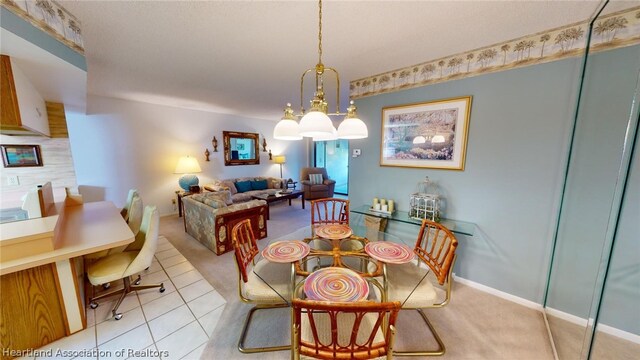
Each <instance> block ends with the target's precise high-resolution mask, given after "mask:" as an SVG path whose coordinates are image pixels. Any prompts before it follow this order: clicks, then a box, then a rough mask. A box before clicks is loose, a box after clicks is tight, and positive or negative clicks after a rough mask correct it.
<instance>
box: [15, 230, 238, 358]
mask: <svg viewBox="0 0 640 360" xmlns="http://www.w3.org/2000/svg"><path fill="white" fill-rule="evenodd" d="M141 275H142V284H156V283H160V282H163V283H164V287H165V289H166V290H165V292H164V293H160V292H159V291H158V289H157V288H156V289H148V290H142V291H137V292H132V293H130V294H129V295H127V297H126V298H125V300H124V301H123V303H122V304H121V305H120V308H119V309H118V311H119V312H121V313H123V315H124V316H123V317H122V319H121V320H115V319H113V317H112V316H111V309H112V306H113V305H114V303H115V300H116V299H115V298H108V299H105V300H102V301H100V302H99V303H100V305H99V306H98V308H96V309H95V310H93V309H91V308H87V329H85V330H83V331H80V332H78V333H75V334H73V335H71V336H68V337H65V338H62V339H60V340H58V341H55V342H53V343H51V344H48V345H46V346H44V347H42V348H40V349H38V351H47V350H52V354H51V356H50V357H47V356H37V357H35V358H33V357H32V358H27V359H38V360H41V359H78V360H80V359H95V360H102V359H127V358H131V359H163V360H164V359H199V358H200V355H201V354H202V351H203V350H204V348H205V345H206V342H207V340H208V339H209V336H211V334H212V333H213V330H214V329H215V327H216V324H217V323H218V320H219V319H220V315H221V314H222V311H223V310H224V305H225V303H226V302H225V300H224V298H223V297H222V296H221V295H220V294H219V293H218V292H217V291H216V290H215V289H214V288H213V286H211V284H209V283H208V282H207V281H206V280H205V279H204V278H203V277H202V275H201V274H200V273H199V272H198V270H196V269H195V268H194V267H193V266H192V265H191V264H190V263H189V261H187V259H185V257H184V256H182V255H181V254H180V252H179V251H178V250H177V249H175V248H174V247H173V245H171V243H169V241H167V239H166V238H165V237H163V236H160V237H159V238H158V249H157V252H156V255H155V259H154V260H153V263H152V264H151V266H150V267H149V269H148V270H146V271H144V272H143V273H142V274H141ZM120 284H121V282H120ZM112 286H113V287H115V286H117V283H114V284H112ZM120 286H122V285H120ZM110 290H111V289H110Z"/></svg>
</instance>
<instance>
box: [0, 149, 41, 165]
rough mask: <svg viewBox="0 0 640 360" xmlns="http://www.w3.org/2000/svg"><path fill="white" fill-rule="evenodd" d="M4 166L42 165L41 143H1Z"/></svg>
mask: <svg viewBox="0 0 640 360" xmlns="http://www.w3.org/2000/svg"><path fill="white" fill-rule="evenodd" d="M0 151H1V152H2V163H3V164H4V167H27V166H42V157H41V155H40V145H0Z"/></svg>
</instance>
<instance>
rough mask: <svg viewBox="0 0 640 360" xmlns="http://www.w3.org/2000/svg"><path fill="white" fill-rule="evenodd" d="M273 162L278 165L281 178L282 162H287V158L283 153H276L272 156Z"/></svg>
mask: <svg viewBox="0 0 640 360" xmlns="http://www.w3.org/2000/svg"><path fill="white" fill-rule="evenodd" d="M273 162H275V163H276V164H279V165H280V178H281V179H282V164H284V163H285V162H287V158H286V156H284V155H276V156H274V157H273Z"/></svg>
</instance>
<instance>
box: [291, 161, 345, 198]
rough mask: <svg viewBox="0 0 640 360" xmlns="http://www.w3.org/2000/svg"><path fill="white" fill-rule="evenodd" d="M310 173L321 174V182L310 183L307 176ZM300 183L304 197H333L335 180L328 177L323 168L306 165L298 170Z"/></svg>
mask: <svg viewBox="0 0 640 360" xmlns="http://www.w3.org/2000/svg"><path fill="white" fill-rule="evenodd" d="M311 174H321V175H322V182H321V183H320V184H314V183H312V181H311V180H310V177H309V175H311ZM300 184H302V190H303V191H304V198H305V199H306V200H313V199H324V198H330V197H333V189H334V188H335V186H336V181H335V180H331V179H329V176H328V175H327V169H325V168H317V167H307V168H302V170H300Z"/></svg>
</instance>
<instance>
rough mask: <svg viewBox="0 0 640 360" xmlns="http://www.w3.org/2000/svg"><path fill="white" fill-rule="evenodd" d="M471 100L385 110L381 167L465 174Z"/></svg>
mask: <svg viewBox="0 0 640 360" xmlns="http://www.w3.org/2000/svg"><path fill="white" fill-rule="evenodd" d="M470 113H471V96H465V97H459V98H453V99H445V100H436V101H429V102H423V103H417V104H405V105H397V106H387V107H384V108H382V138H381V144H380V147H381V149H380V150H381V151H380V165H381V166H399V167H415V168H429V169H447V170H464V160H465V156H466V151H467V130H468V127H469V114H470Z"/></svg>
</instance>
